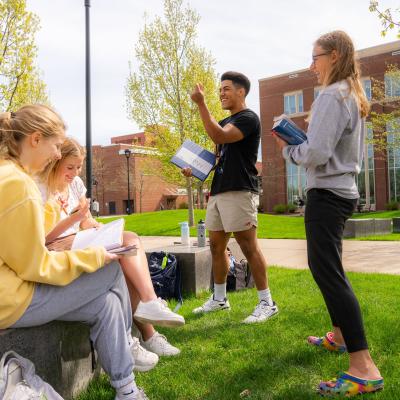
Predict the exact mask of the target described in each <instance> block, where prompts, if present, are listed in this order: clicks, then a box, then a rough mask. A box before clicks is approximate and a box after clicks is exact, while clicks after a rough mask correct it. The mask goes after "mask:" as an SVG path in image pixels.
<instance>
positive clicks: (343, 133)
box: [283, 80, 365, 199]
mask: <svg viewBox="0 0 400 400" xmlns="http://www.w3.org/2000/svg"><path fill="white" fill-rule="evenodd" d="M364 123H365V121H364V119H363V118H361V116H360V111H359V107H358V103H357V100H356V97H355V96H354V94H353V93H351V94H349V85H348V83H347V82H346V81H344V80H343V81H340V82H336V83H334V84H332V85H329V86H327V87H326V88H325V89H324V90H323V91H322V92H321V93H320V94H319V96H318V98H317V99H316V100H315V102H314V104H313V106H312V110H311V121H310V124H309V127H308V131H307V140H306V141H305V142H303V143H302V144H300V145H297V146H287V147H285V148H284V149H283V157H284V158H285V159H286V160H289V161H291V162H293V163H294V164H296V165H301V166H303V167H305V168H306V169H307V185H306V190H307V191H308V190H310V189H313V188H319V189H328V190H330V191H332V192H333V193H335V194H337V195H338V196H341V197H344V198H348V199H356V198H358V197H359V194H358V189H357V185H356V181H355V177H356V175H358V174H359V173H360V170H361V163H362V157H363V149H364V136H365V130H364Z"/></svg>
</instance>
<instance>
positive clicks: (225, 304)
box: [193, 295, 231, 314]
mask: <svg viewBox="0 0 400 400" xmlns="http://www.w3.org/2000/svg"><path fill="white" fill-rule="evenodd" d="M230 308H231V306H230V305H229V300H228V299H227V298H226V297H225V299H224V300H221V301H219V300H214V295H211V297H210V298H209V299H208V300H207V301H206V302H205V303H204V304H203V305H202V306H200V307H197V308H195V309H194V310H193V312H194V313H195V314H201V313H208V312H211V311H218V310H229V309H230Z"/></svg>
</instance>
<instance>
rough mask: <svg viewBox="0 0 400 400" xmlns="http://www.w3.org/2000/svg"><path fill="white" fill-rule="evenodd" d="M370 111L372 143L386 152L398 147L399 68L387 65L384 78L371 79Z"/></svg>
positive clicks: (399, 114) (399, 134)
mask: <svg viewBox="0 0 400 400" xmlns="http://www.w3.org/2000/svg"><path fill="white" fill-rule="evenodd" d="M372 85H373V86H372V88H373V90H372V94H373V97H372V111H371V113H370V120H371V123H372V126H373V130H374V132H375V135H374V137H373V139H372V143H373V144H374V146H375V149H376V150H377V151H379V152H382V153H386V150H391V149H395V148H399V147H400V107H399V104H400V69H399V66H398V65H389V66H388V67H387V70H386V73H385V80H384V81H381V80H378V79H372Z"/></svg>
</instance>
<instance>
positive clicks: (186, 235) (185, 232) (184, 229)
mask: <svg viewBox="0 0 400 400" xmlns="http://www.w3.org/2000/svg"><path fill="white" fill-rule="evenodd" d="M179 225H180V226H181V242H182V244H183V245H184V246H190V232H189V223H188V222H187V221H185V222H180V223H179Z"/></svg>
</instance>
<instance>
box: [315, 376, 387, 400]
mask: <svg viewBox="0 0 400 400" xmlns="http://www.w3.org/2000/svg"><path fill="white" fill-rule="evenodd" d="M382 389H383V379H382V378H381V379H376V380H367V379H361V378H357V377H356V376H353V375H350V374H348V373H342V374H341V375H339V377H338V378H335V379H332V380H331V381H327V382H320V384H319V386H318V389H317V392H318V393H319V394H320V395H321V396H324V397H335V396H344V397H353V396H357V395H358V394H365V393H373V392H377V391H378V390H382Z"/></svg>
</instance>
